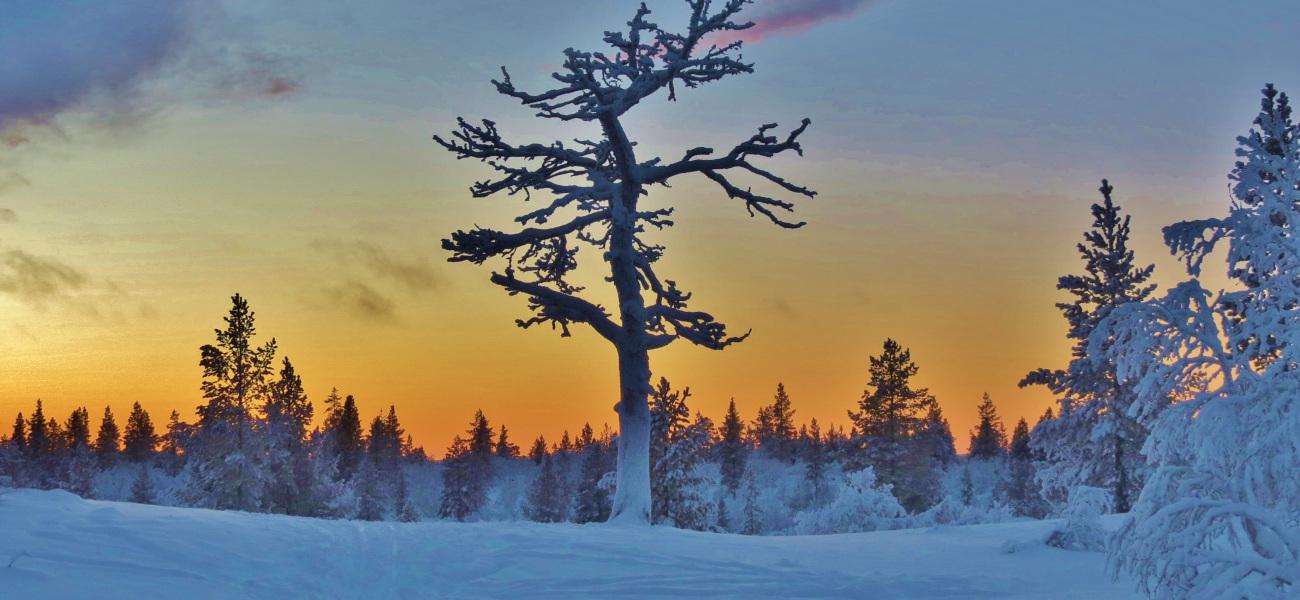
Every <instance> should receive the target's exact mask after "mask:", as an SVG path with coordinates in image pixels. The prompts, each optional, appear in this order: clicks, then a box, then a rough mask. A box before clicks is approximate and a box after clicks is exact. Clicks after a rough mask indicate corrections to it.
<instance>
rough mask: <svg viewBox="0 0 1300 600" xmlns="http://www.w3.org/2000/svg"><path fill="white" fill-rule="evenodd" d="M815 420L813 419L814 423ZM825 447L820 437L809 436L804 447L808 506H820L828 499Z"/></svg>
mask: <svg viewBox="0 0 1300 600" xmlns="http://www.w3.org/2000/svg"><path fill="white" fill-rule="evenodd" d="M816 422H817V420H816V419H813V423H814V424H816ZM826 454H827V453H826V447H825V446H824V445H823V444H822V443H821V440H820V439H817V438H813V437H811V436H810V439H809V443H808V444H807V445H806V446H805V447H804V452H803V459H804V473H803V479H804V485H805V486H806V490H807V494H806V498H807V504H808V505H809V506H822V505H824V504H825V503H826V502H827V501H829V500H830V489H829V485H828V482H827V480H826V468H827V466H828V464H829V459H828V457H827V455H826Z"/></svg>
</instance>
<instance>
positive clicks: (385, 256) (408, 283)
mask: <svg viewBox="0 0 1300 600" xmlns="http://www.w3.org/2000/svg"><path fill="white" fill-rule="evenodd" d="M311 247H312V248H313V249H315V250H316V251H317V252H320V253H322V254H325V255H326V256H329V257H331V258H333V259H334V260H335V261H337V262H339V263H341V264H347V265H353V266H356V267H360V268H362V269H364V270H366V271H368V272H369V273H371V274H372V275H375V276H377V277H379V278H382V279H387V280H389V281H391V282H393V283H396V284H398V285H400V286H401V287H403V288H405V289H406V290H407V291H408V292H411V293H417V294H418V293H421V292H429V291H433V290H434V289H435V288H436V287H438V274H437V272H436V271H435V270H434V268H433V266H432V265H430V264H429V263H428V261H425V260H419V259H416V260H403V259H400V258H395V257H393V256H392V255H390V254H389V253H388V252H387V251H385V250H384V249H383V248H380V247H379V246H376V245H374V244H371V243H369V242H362V241H352V242H341V241H337V240H315V241H313V242H312V243H311Z"/></svg>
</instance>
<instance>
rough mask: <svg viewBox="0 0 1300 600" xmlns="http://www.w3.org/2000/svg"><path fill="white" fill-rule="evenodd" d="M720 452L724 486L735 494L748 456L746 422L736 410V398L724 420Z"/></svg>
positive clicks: (719, 445) (733, 399) (728, 406)
mask: <svg viewBox="0 0 1300 600" xmlns="http://www.w3.org/2000/svg"><path fill="white" fill-rule="evenodd" d="M718 454H719V456H718V458H719V460H720V462H721V464H720V465H719V469H720V470H721V474H722V486H723V487H724V488H726V490H727V491H729V492H731V493H733V494H734V493H735V492H736V490H737V489H739V488H740V482H741V480H742V479H743V478H744V476H745V462H746V459H747V458H748V453H747V452H746V449H745V423H744V421H742V420H741V419H740V413H739V412H738V411H737V410H736V399H735V398H732V399H731V402H730V403H729V404H728V405H727V416H726V417H725V418H724V419H723V420H722V440H721V441H720V442H719V443H718Z"/></svg>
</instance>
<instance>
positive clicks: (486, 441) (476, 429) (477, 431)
mask: <svg viewBox="0 0 1300 600" xmlns="http://www.w3.org/2000/svg"><path fill="white" fill-rule="evenodd" d="M493 449H494V444H493V443H492V426H491V425H489V424H488V420H487V417H485V416H483V411H482V410H479V411H475V412H474V423H473V425H471V426H470V430H469V451H470V452H472V453H474V454H476V455H479V456H483V457H486V456H490V455H492V451H493Z"/></svg>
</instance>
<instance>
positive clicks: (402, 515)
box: [393, 470, 420, 523]
mask: <svg viewBox="0 0 1300 600" xmlns="http://www.w3.org/2000/svg"><path fill="white" fill-rule="evenodd" d="M393 507H394V508H395V509H396V511H397V520H398V521H401V522H403V523H414V522H416V521H419V520H420V513H419V512H417V511H416V510H415V503H414V502H412V501H411V498H410V496H409V494H408V492H407V487H406V476H405V475H403V474H402V472H401V471H400V470H399V471H398V473H397V491H396V493H394V494H393Z"/></svg>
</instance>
